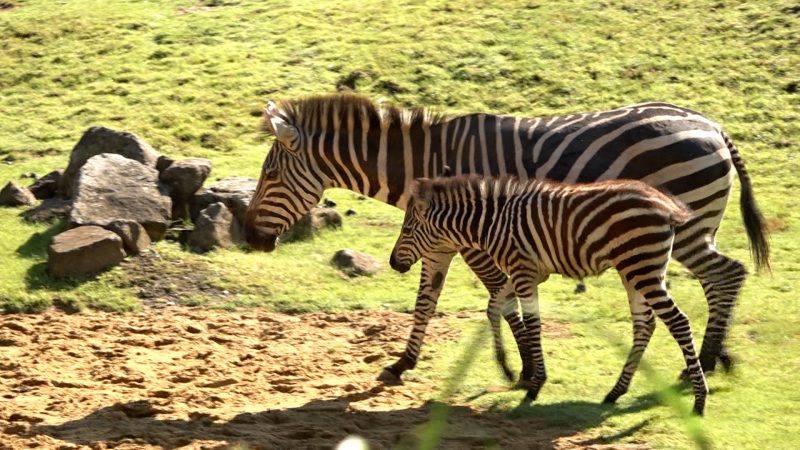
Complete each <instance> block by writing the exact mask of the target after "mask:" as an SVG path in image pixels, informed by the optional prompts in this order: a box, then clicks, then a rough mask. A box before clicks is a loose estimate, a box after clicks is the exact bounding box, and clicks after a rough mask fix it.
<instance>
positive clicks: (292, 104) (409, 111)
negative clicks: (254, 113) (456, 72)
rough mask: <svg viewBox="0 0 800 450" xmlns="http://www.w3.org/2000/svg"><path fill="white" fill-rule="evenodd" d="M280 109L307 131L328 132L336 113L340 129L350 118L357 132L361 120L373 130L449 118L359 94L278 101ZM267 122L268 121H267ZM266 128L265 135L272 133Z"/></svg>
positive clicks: (290, 120)
mask: <svg viewBox="0 0 800 450" xmlns="http://www.w3.org/2000/svg"><path fill="white" fill-rule="evenodd" d="M278 109H279V110H280V111H281V112H282V113H283V114H284V115H285V116H286V119H287V121H288V122H289V123H291V124H292V125H294V126H296V127H298V128H302V129H305V130H306V131H311V130H313V131H325V130H327V129H328V128H330V127H331V126H332V125H331V124H332V123H333V121H332V120H330V119H331V118H332V117H333V116H334V112H336V114H337V115H338V119H339V123H340V124H341V127H343V128H346V127H347V120H348V117H349V116H350V114H352V116H353V120H354V122H355V124H354V126H355V127H356V128H360V127H361V121H362V120H369V122H370V123H371V124H372V125H371V126H377V124H380V126H384V127H388V126H392V125H397V124H399V125H401V126H409V127H413V126H419V125H435V124H437V123H440V122H442V121H443V120H444V119H445V118H446V117H445V116H444V115H443V114H438V113H434V112H431V111H430V110H429V109H426V108H404V107H400V106H395V105H392V104H390V103H385V102H381V103H376V102H374V101H372V99H370V98H369V97H366V96H363V95H358V94H326V95H312V96H308V97H302V98H296V99H285V100H280V101H278ZM265 119H266V118H265ZM265 121H266V120H265ZM270 130H271V128H270V127H269V126H264V131H265V132H268V133H269V132H270Z"/></svg>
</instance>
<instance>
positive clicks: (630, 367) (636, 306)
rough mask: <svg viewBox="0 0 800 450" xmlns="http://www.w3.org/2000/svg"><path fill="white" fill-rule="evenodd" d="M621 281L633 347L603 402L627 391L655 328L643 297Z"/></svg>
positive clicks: (653, 320) (609, 401)
mask: <svg viewBox="0 0 800 450" xmlns="http://www.w3.org/2000/svg"><path fill="white" fill-rule="evenodd" d="M623 283H624V284H626V286H625V288H626V290H627V292H628V305H629V306H630V309H631V319H632V321H633V347H631V351H630V353H629V354H628V359H627V360H626V361H625V366H623V368H622V373H621V374H620V375H619V378H618V379H617V383H616V384H615V385H614V388H613V389H611V391H610V392H609V393H608V394H607V395H606V398H605V399H604V400H603V403H614V402H615V401H617V399H618V398H619V397H620V396H621V395H622V394H624V393H626V392H628V387H629V386H630V384H631V379H632V378H633V375H634V373H636V369H637V368H638V367H639V361H641V359H642V355H643V354H644V350H645V348H647V344H648V343H649V342H650V337H652V336H653V330H655V328H656V320H655V317H654V316H653V310H652V309H650V307H649V306H647V303H646V301H645V298H644V297H643V296H642V295H641V294H640V293H639V292H638V291H636V289H635V288H634V287H633V286H629V285H628V284H627V283H626V282H625V279H624V278H623Z"/></svg>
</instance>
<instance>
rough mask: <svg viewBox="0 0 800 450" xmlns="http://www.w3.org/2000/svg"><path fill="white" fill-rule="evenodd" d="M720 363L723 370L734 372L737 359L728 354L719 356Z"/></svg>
mask: <svg viewBox="0 0 800 450" xmlns="http://www.w3.org/2000/svg"><path fill="white" fill-rule="evenodd" d="M719 362H720V363H722V370H724V371H725V372H729V373H730V372H733V366H734V364H735V363H736V358H734V357H732V356H731V355H729V354H727V353H723V354H721V355H719Z"/></svg>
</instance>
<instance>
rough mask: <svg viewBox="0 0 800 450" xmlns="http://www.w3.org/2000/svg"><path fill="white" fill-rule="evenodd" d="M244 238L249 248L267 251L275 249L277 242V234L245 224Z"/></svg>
mask: <svg viewBox="0 0 800 450" xmlns="http://www.w3.org/2000/svg"><path fill="white" fill-rule="evenodd" d="M245 239H246V240H247V243H248V244H249V245H250V248H252V249H254V250H259V251H262V252H267V253H269V252H271V251H273V250H275V247H276V245H277V243H278V235H276V234H272V233H265V232H263V231H261V230H259V229H257V228H253V227H247V226H246V227H245Z"/></svg>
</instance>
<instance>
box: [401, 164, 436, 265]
mask: <svg viewBox="0 0 800 450" xmlns="http://www.w3.org/2000/svg"><path fill="white" fill-rule="evenodd" d="M429 184H430V180H427V179H420V180H416V181H415V182H414V186H413V187H412V192H413V193H414V194H413V196H412V197H411V200H410V201H409V202H408V207H407V208H406V216H405V219H403V228H402V229H401V230H400V236H399V237H398V238H397V242H396V243H395V244H394V249H392V256H391V257H390V259H389V265H390V266H392V269H394V270H396V271H398V272H400V273H405V272H408V270H409V269H410V268H411V266H413V265H414V264H416V262H417V261H419V260H420V258H422V257H423V256H425V255H428V254H430V253H432V252H435V251H441V249H442V247H443V246H444V244H445V243H444V241H443V240H442V235H441V233H440V232H439V231H438V230H437V229H436V227H435V226H433V225H432V224H431V223H430V221H429V218H428V212H429V209H430V205H431V198H432V195H433V193H432V191H431V190H430V186H429Z"/></svg>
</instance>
